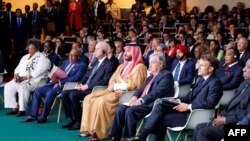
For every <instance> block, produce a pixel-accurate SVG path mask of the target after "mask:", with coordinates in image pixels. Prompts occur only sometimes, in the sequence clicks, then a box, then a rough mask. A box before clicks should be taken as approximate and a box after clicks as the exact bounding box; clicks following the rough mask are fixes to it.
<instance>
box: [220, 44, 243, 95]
mask: <svg viewBox="0 0 250 141" xmlns="http://www.w3.org/2000/svg"><path fill="white" fill-rule="evenodd" d="M239 56H240V55H239V51H238V50H237V49H235V48H228V49H227V50H226V55H225V60H223V61H222V62H221V63H220V66H219V69H217V71H216V76H217V77H218V78H219V79H220V81H221V83H222V85H223V90H232V89H235V88H237V87H238V86H239V85H240V83H241V82H242V81H243V77H242V76H243V75H242V73H243V72H242V67H241V66H240V65H239V64H238V59H239Z"/></svg>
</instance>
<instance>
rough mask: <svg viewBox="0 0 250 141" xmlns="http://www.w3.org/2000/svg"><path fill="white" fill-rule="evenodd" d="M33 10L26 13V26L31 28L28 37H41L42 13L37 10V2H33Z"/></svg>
mask: <svg viewBox="0 0 250 141" xmlns="http://www.w3.org/2000/svg"><path fill="white" fill-rule="evenodd" d="M32 7H33V10H32V11H30V12H29V14H28V26H29V27H28V28H30V29H31V33H30V34H29V36H30V37H35V38H37V39H40V38H41V33H42V15H41V13H40V12H39V11H38V10H37V9H38V4H37V3H33V6H32Z"/></svg>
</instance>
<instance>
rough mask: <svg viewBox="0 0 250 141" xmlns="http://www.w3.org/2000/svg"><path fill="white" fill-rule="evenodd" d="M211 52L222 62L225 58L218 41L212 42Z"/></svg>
mask: <svg viewBox="0 0 250 141" xmlns="http://www.w3.org/2000/svg"><path fill="white" fill-rule="evenodd" d="M209 48H210V51H211V53H212V54H213V55H214V56H215V57H216V58H217V59H218V60H219V61H221V60H222V58H224V50H222V49H221V48H220V44H219V42H218V41H217V40H214V39H212V40H210V46H209Z"/></svg>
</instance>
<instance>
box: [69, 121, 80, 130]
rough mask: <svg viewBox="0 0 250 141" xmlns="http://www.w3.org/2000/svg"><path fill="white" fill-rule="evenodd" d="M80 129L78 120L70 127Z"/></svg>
mask: <svg viewBox="0 0 250 141" xmlns="http://www.w3.org/2000/svg"><path fill="white" fill-rule="evenodd" d="M79 129H80V123H79V122H76V123H75V124H74V125H72V126H71V127H69V128H68V130H79Z"/></svg>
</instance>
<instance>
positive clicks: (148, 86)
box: [141, 76, 155, 97]
mask: <svg viewBox="0 0 250 141" xmlns="http://www.w3.org/2000/svg"><path fill="white" fill-rule="evenodd" d="M154 80H155V76H153V78H152V79H151V80H150V81H149V83H148V84H147V86H146V87H145V89H144V90H143V92H142V94H141V97H144V96H145V95H146V94H147V92H148V90H149V88H150V86H151V84H152V83H153V82H154Z"/></svg>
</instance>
